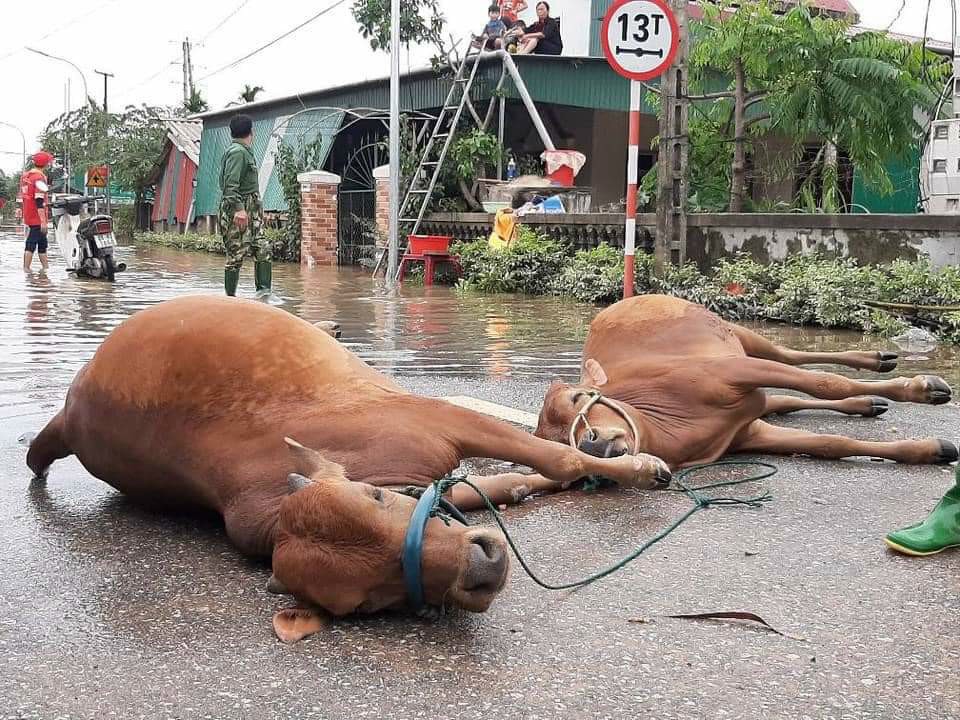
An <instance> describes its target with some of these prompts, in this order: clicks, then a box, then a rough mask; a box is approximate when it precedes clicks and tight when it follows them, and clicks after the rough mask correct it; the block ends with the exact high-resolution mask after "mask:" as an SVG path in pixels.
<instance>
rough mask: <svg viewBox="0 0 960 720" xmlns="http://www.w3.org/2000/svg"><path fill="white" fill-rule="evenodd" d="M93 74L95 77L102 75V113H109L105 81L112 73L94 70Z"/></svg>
mask: <svg viewBox="0 0 960 720" xmlns="http://www.w3.org/2000/svg"><path fill="white" fill-rule="evenodd" d="M93 72H94V73H96V74H97V75H103V112H104V113H108V112H110V111H109V110H108V109H107V80H108V79H109V78H112V77H113V73H108V72H104V71H103V70H94V71H93Z"/></svg>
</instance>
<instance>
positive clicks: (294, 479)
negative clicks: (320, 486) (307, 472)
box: [287, 473, 313, 493]
mask: <svg viewBox="0 0 960 720" xmlns="http://www.w3.org/2000/svg"><path fill="white" fill-rule="evenodd" d="M287 484H288V485H289V486H290V492H292V493H295V492H298V491H299V490H303V489H304V488H307V487H310V486H311V485H313V480H311V479H310V478H308V477H306V476H304V475H301V474H300V473H290V474H289V475H287Z"/></svg>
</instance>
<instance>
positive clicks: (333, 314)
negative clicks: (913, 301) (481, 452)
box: [0, 235, 960, 420]
mask: <svg viewBox="0 0 960 720" xmlns="http://www.w3.org/2000/svg"><path fill="white" fill-rule="evenodd" d="M0 240H2V245H0V252H2V255H0V338H2V342H0V420H11V419H14V418H20V417H31V416H37V417H40V416H49V415H50V414H52V413H53V412H55V411H56V410H57V409H58V408H59V406H60V404H61V403H62V401H63V393H64V391H65V390H66V388H67V387H68V386H69V384H70V382H71V380H72V379H73V376H74V375H75V374H76V372H77V370H79V369H80V367H81V366H82V365H83V363H85V362H86V361H87V360H88V359H89V358H90V357H91V356H92V355H93V353H94V352H95V351H96V349H97V346H98V345H99V343H100V342H101V341H102V340H103V338H104V337H105V336H106V335H107V334H108V333H109V332H110V331H111V330H112V329H113V328H114V327H116V326H117V325H118V324H119V323H120V322H122V321H123V320H124V319H125V318H127V317H129V316H130V315H131V314H133V313H135V312H136V311H138V310H141V309H143V308H145V307H148V306H150V305H153V304H155V303H158V302H161V301H163V300H166V299H169V298H172V297H176V296H181V295H189V294H198V293H207V294H220V293H221V292H222V276H223V260H222V258H221V257H219V256H215V255H209V254H205V253H196V252H185V251H179V250H173V249H167V248H158V247H154V246H149V245H143V244H134V245H128V246H125V247H122V248H120V255H121V259H122V260H123V261H124V262H126V263H127V265H128V267H129V270H128V271H127V272H125V273H123V274H122V275H119V276H118V280H117V282H116V283H115V284H109V283H106V282H101V281H95V280H78V279H76V278H74V277H73V276H71V275H68V274H67V273H66V272H65V270H64V265H63V262H62V260H61V258H60V257H59V254H58V252H57V250H56V248H53V247H51V251H50V252H51V255H50V262H51V267H50V270H49V272H48V273H46V274H41V273H39V272H36V271H35V272H34V273H32V274H29V275H27V274H25V273H24V272H23V271H22V269H21V265H22V260H21V258H22V255H21V252H22V244H21V243H22V241H21V240H20V238H19V236H15V235H4V236H0ZM34 264H35V267H36V266H37V261H36V259H35V260H34ZM251 266H252V263H248V264H247V266H246V267H245V268H244V275H243V277H242V279H241V294H243V295H246V296H250V295H252V293H253V278H252V267H251ZM274 275H275V277H274V285H275V286H276V287H275V289H276V290H277V292H278V293H279V294H281V295H282V296H283V297H284V298H285V299H286V300H287V304H286V305H285V306H284V308H285V309H286V310H288V311H289V312H292V313H295V314H297V315H299V316H300V317H303V318H304V319H306V320H309V321H311V322H313V321H318V320H326V319H335V320H337V321H338V322H340V324H341V325H342V327H343V340H342V341H343V342H344V343H345V344H346V345H347V346H348V347H349V348H350V349H351V350H353V351H354V352H356V353H357V354H358V355H359V356H360V357H362V358H363V359H364V360H366V361H367V362H369V363H370V364H372V365H373V366H375V367H377V368H378V369H380V370H382V371H384V372H387V373H390V374H394V375H401V376H402V375H447V376H460V377H488V378H496V377H505V376H525V377H528V378H543V379H544V380H545V381H547V380H549V379H550V378H552V377H556V376H560V377H563V378H574V377H575V376H576V375H577V372H578V368H579V362H580V349H581V347H582V344H583V340H584V338H585V337H586V333H587V329H588V327H589V323H590V320H591V319H592V318H593V316H594V315H595V314H596V312H597V310H598V309H597V308H596V307H594V306H590V305H583V304H579V303H574V302H570V301H565V300H559V299H554V298H540V297H538V298H532V297H523V296H510V295H500V296H483V295H474V294H463V293H458V292H456V291H454V290H452V289H451V288H448V287H433V288H423V287H413V286H407V287H404V288H403V289H402V291H401V292H400V293H399V295H391V294H389V293H387V292H385V291H383V290H382V289H380V288H378V287H377V285H376V284H375V283H374V282H373V281H372V280H371V278H370V275H369V273H368V272H367V271H365V270H360V269H352V268H345V269H330V268H316V269H306V268H300V267H299V266H296V265H288V264H278V265H277V266H275V270H274ZM758 329H759V330H760V331H761V332H762V333H763V334H765V335H767V336H768V337H771V338H772V339H774V340H776V341H778V342H782V343H784V344H787V345H789V346H791V347H795V348H798V349H811V350H812V349H817V350H825V351H830V350H845V349H877V348H882V349H891V350H895V349H896V348H894V347H893V345H892V344H891V343H890V342H889V341H884V340H878V339H876V338H870V337H866V338H865V337H863V336H861V335H860V334H856V333H850V332H843V331H832V330H822V329H819V328H792V327H784V326H772V325H768V326H762V327H760V328H758ZM928 355H929V357H930V360H929V361H921V362H912V361H906V362H904V363H902V364H901V370H902V371H905V372H907V373H911V374H912V373H914V372H937V373H939V374H942V375H943V376H944V377H946V378H947V379H948V381H954V380H955V376H956V375H957V368H958V367H960V354H958V353H957V352H956V350H954V349H953V348H939V349H938V350H936V351H933V352H931V353H928Z"/></svg>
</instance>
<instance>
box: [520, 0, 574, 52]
mask: <svg viewBox="0 0 960 720" xmlns="http://www.w3.org/2000/svg"><path fill="white" fill-rule="evenodd" d="M518 52H519V54H520V55H530V54H531V53H532V54H536V55H560V54H561V53H562V52H563V39H562V38H561V37H560V21H559V20H557V18H552V17H550V5H549V3H545V2H539V3H537V22H535V23H534V24H533V25H531V26H530V27H528V28H527V31H526V32H525V33H524V34H523V38H522V41H521V45H520V50H519V51H518Z"/></svg>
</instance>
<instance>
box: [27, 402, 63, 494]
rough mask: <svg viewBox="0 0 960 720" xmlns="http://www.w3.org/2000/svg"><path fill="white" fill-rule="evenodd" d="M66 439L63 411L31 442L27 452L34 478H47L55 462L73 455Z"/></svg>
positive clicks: (28, 463) (28, 462)
mask: <svg viewBox="0 0 960 720" xmlns="http://www.w3.org/2000/svg"><path fill="white" fill-rule="evenodd" d="M72 454H73V451H72V450H70V448H69V447H67V443H66V441H65V439H64V419H63V410H61V411H60V412H58V413H57V414H56V415H55V416H54V417H53V419H52V420H51V421H50V422H48V423H47V426H46V427H45V428H44V429H43V430H41V431H40V433H39V434H38V435H37V436H36V437H35V438H33V440H32V441H31V442H30V449H29V450H28V451H27V466H28V467H29V468H30V469H31V470H33V474H34V477H37V478H45V477H46V476H47V472H48V471H49V469H50V466H51V465H52V464H53V462H54V461H55V460H59V459H61V458H65V457H67V456H68V455H72Z"/></svg>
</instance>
